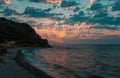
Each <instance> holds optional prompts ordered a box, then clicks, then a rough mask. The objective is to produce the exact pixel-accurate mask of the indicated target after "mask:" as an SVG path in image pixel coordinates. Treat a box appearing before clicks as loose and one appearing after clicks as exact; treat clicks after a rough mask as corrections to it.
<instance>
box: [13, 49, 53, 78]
mask: <svg viewBox="0 0 120 78" xmlns="http://www.w3.org/2000/svg"><path fill="white" fill-rule="evenodd" d="M15 61H16V63H17V64H18V65H20V66H22V67H23V68H24V69H26V70H28V71H29V72H30V73H31V74H34V75H35V76H37V77H38V78H54V77H52V76H50V75H48V74H47V73H45V72H44V71H42V70H40V69H37V68H36V67H34V66H32V65H31V64H30V63H29V62H27V61H25V56H24V53H23V52H22V51H20V50H19V51H18V52H17V56H16V57H15Z"/></svg>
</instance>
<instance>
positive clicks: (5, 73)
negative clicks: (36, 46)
mask: <svg viewBox="0 0 120 78" xmlns="http://www.w3.org/2000/svg"><path fill="white" fill-rule="evenodd" d="M19 49H20V48H17V49H10V50H8V54H6V55H4V56H0V57H1V58H2V59H3V62H2V63H0V78H41V77H37V76H35V75H33V74H32V73H31V72H29V71H28V70H25V69H24V68H23V67H22V66H20V65H19V64H17V63H16V61H15V56H16V54H17V51H18V50H19Z"/></svg>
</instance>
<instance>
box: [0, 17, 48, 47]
mask: <svg viewBox="0 0 120 78" xmlns="http://www.w3.org/2000/svg"><path fill="white" fill-rule="evenodd" d="M13 41H14V42H15V43H16V44H17V45H23V44H27V45H36V46H41V47H50V45H49V44H48V41H47V40H46V39H42V38H41V37H40V36H39V35H38V34H36V32H35V31H34V30H33V29H32V28H31V27H30V26H29V25H28V24H26V23H18V22H14V21H11V20H8V19H5V18H0V43H3V42H13Z"/></svg>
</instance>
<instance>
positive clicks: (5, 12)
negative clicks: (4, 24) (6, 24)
mask: <svg viewBox="0 0 120 78" xmlns="http://www.w3.org/2000/svg"><path fill="white" fill-rule="evenodd" d="M1 13H3V15H5V16H11V15H18V14H19V13H18V12H17V11H16V10H13V9H10V8H5V9H4V10H3V11H2V12H1Z"/></svg>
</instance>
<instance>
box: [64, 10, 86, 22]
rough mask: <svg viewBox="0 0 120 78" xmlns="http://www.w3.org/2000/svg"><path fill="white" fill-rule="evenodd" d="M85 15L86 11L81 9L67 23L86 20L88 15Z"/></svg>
mask: <svg viewBox="0 0 120 78" xmlns="http://www.w3.org/2000/svg"><path fill="white" fill-rule="evenodd" d="M84 15H85V14H84V12H83V11H80V12H79V13H78V14H74V15H73V16H71V17H70V18H69V19H67V20H66V21H65V23H71V24H74V23H75V22H84V21H86V17H85V16H84Z"/></svg>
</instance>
